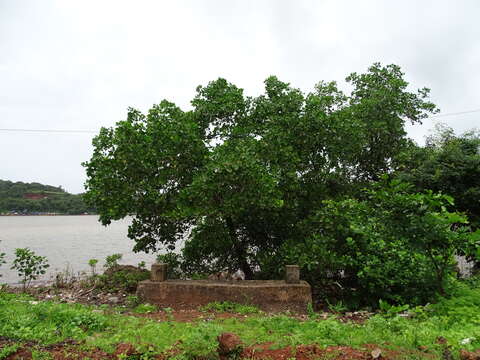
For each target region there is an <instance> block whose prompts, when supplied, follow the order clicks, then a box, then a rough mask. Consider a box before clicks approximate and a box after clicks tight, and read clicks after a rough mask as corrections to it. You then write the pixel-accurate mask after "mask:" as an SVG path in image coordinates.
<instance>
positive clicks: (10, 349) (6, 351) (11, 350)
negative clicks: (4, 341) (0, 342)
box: [0, 344, 20, 360]
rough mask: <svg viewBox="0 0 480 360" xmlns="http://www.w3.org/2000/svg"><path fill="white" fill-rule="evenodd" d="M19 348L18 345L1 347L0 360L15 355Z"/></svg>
mask: <svg viewBox="0 0 480 360" xmlns="http://www.w3.org/2000/svg"><path fill="white" fill-rule="evenodd" d="M19 348H20V345H19V344H12V345H7V346H4V347H2V348H1V349H0V360H2V359H6V358H8V357H9V355H12V354H15V353H16V352H17V350H18V349H19Z"/></svg>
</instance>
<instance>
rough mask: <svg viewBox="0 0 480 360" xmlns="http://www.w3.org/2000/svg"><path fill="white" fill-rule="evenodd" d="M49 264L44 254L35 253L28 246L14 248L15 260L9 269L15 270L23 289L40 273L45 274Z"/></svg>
mask: <svg viewBox="0 0 480 360" xmlns="http://www.w3.org/2000/svg"><path fill="white" fill-rule="evenodd" d="M49 266H50V265H49V264H48V260H47V258H46V257H45V256H39V255H35V252H33V251H32V250H30V249H29V248H22V249H15V260H13V265H12V267H11V269H12V270H17V272H18V276H19V277H20V278H21V283H22V284H23V291H25V290H26V289H27V288H28V287H29V286H30V283H31V282H32V280H37V279H38V277H39V276H40V275H43V274H45V272H46V269H47V268H48V267H49Z"/></svg>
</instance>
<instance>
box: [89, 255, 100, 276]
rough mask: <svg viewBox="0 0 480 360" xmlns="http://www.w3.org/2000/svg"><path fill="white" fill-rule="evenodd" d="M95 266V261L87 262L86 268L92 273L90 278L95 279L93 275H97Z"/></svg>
mask: <svg viewBox="0 0 480 360" xmlns="http://www.w3.org/2000/svg"><path fill="white" fill-rule="evenodd" d="M97 264H98V260H97V259H90V260H88V266H90V270H91V271H92V277H95V275H97Z"/></svg>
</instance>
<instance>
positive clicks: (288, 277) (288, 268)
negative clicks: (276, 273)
mask: <svg viewBox="0 0 480 360" xmlns="http://www.w3.org/2000/svg"><path fill="white" fill-rule="evenodd" d="M285 282H286V283H287V284H298V283H299V282H300V267H299V266H298V265H285Z"/></svg>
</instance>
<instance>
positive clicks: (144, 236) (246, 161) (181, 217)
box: [85, 64, 436, 276]
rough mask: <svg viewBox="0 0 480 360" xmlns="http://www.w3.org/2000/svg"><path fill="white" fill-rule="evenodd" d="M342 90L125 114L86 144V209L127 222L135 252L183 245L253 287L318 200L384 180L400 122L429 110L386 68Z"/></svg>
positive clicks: (234, 97)
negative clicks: (238, 272)
mask: <svg viewBox="0 0 480 360" xmlns="http://www.w3.org/2000/svg"><path fill="white" fill-rule="evenodd" d="M346 80H347V82H349V83H350V85H351V87H352V88H353V89H352V91H351V93H350V94H346V93H344V92H343V91H341V90H340V89H339V88H338V86H337V84H336V83H335V82H319V83H318V84H317V85H316V86H315V89H314V91H312V92H310V93H307V94H304V93H303V92H302V91H300V90H299V89H296V88H293V87H291V86H290V85H289V84H288V83H285V82H282V81H280V80H279V79H277V78H276V77H273V76H272V77H269V78H268V79H266V80H265V92H264V94H262V95H260V96H258V97H248V96H245V95H244V93H243V90H242V89H240V88H238V87H237V86H235V85H233V84H231V83H229V82H227V81H226V80H225V79H218V80H216V81H212V82H210V83H209V84H208V85H207V86H199V87H198V88H197V94H196V96H195V98H194V99H193V100H192V106H193V109H192V110H189V111H183V110H182V109H180V108H179V107H178V106H176V105H175V104H173V103H171V102H168V101H166V100H164V101H162V102H160V104H158V105H155V106H153V107H152V108H151V109H150V110H149V111H148V112H147V113H146V114H143V113H141V112H140V111H138V110H136V109H129V111H128V116H127V119H126V120H124V121H120V122H118V123H117V125H116V126H115V127H114V128H102V129H101V131H100V134H99V135H98V136H97V137H96V138H95V139H94V141H93V145H94V153H93V156H92V158H91V159H90V161H88V162H86V163H85V167H86V170H87V176H88V180H87V182H86V189H87V193H86V196H87V199H88V201H89V202H90V203H91V204H92V205H94V206H95V207H96V208H97V209H98V211H99V213H100V218H101V221H102V222H103V223H104V224H108V223H110V221H112V220H115V219H120V218H123V217H125V216H127V215H131V216H133V223H132V225H131V227H130V229H129V236H130V237H131V238H132V239H134V240H135V241H136V245H135V250H137V251H139V250H144V251H150V250H156V249H158V248H159V247H162V246H166V247H172V246H173V245H174V244H175V243H176V242H177V241H178V240H180V239H188V240H187V242H186V244H185V246H186V248H187V250H188V249H189V248H190V247H192V246H194V247H195V248H198V249H197V250H196V251H200V252H201V253H202V258H200V259H198V261H203V263H204V264H205V265H207V264H208V266H209V267H212V266H215V265H218V266H219V267H224V266H227V267H229V268H234V267H240V268H241V269H243V270H244V271H245V273H246V274H249V275H250V276H252V275H253V269H257V268H258V266H260V265H261V263H262V261H263V259H265V258H266V257H268V256H269V255H271V254H274V253H275V251H276V249H277V248H278V247H279V246H281V244H283V243H284V242H285V241H286V240H289V239H295V238H296V237H297V236H298V233H299V232H298V229H297V226H298V224H299V223H300V222H301V221H302V220H303V219H305V218H307V217H308V216H310V215H311V214H312V212H314V211H316V210H318V208H319V207H321V206H322V201H323V200H326V199H331V198H336V197H338V196H343V195H345V194H348V192H350V191H352V190H353V189H355V188H358V186H363V184H365V182H368V181H371V180H376V179H378V178H379V176H380V175H381V174H384V173H385V172H389V171H390V170H391V169H392V166H393V164H394V163H395V161H396V159H397V156H398V154H399V153H400V152H401V150H402V149H404V148H405V147H406V146H407V145H408V143H409V140H408V138H407V137H406V132H405V126H404V125H405V123H406V122H407V121H409V122H411V123H419V122H420V121H421V120H422V119H423V118H425V117H426V116H428V113H431V112H435V111H436V108H435V106H434V105H433V104H432V103H431V102H429V101H428V100H427V96H428V89H420V90H418V91H417V92H409V91H408V90H407V86H408V83H407V82H406V81H405V80H404V78H403V73H402V72H401V70H400V68H399V67H398V66H396V65H388V66H382V65H380V64H374V65H373V66H371V67H370V68H369V69H368V71H367V72H366V73H364V74H357V73H353V74H351V75H349V76H348V77H347V78H346Z"/></svg>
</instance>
